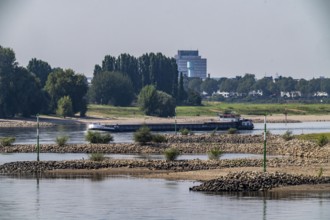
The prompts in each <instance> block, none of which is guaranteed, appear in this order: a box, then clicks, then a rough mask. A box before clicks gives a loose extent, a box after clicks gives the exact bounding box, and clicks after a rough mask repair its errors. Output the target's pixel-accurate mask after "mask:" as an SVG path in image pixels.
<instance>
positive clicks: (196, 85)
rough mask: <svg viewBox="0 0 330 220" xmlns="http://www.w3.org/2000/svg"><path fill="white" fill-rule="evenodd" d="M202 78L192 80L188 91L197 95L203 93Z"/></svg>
mask: <svg viewBox="0 0 330 220" xmlns="http://www.w3.org/2000/svg"><path fill="white" fill-rule="evenodd" d="M202 82H203V81H202V79H201V78H192V79H190V80H189V82H188V90H193V91H195V92H197V93H200V92H201V84H202Z"/></svg>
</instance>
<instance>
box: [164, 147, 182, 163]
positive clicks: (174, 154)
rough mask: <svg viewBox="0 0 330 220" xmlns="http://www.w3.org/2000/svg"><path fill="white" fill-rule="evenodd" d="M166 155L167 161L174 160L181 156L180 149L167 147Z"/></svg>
mask: <svg viewBox="0 0 330 220" xmlns="http://www.w3.org/2000/svg"><path fill="white" fill-rule="evenodd" d="M164 156H165V159H166V160H167V161H174V160H176V159H177V158H178V156H180V151H179V150H178V149H177V148H167V149H165V151H164Z"/></svg>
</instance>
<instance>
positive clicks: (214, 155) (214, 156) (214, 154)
mask: <svg viewBox="0 0 330 220" xmlns="http://www.w3.org/2000/svg"><path fill="white" fill-rule="evenodd" d="M207 155H208V157H209V160H219V158H220V157H221V155H222V151H221V150H220V149H218V148H212V149H211V150H209V151H208V152H207Z"/></svg>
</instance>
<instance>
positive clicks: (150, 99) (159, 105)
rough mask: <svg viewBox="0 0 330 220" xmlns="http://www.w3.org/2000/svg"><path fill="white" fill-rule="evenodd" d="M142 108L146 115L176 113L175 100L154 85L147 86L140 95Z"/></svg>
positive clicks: (165, 115)
mask: <svg viewBox="0 0 330 220" xmlns="http://www.w3.org/2000/svg"><path fill="white" fill-rule="evenodd" d="M138 104H139V107H140V109H141V110H142V111H143V112H144V113H145V114H146V115H154V116H159V117H168V116H174V115H175V101H174V99H173V98H172V97H171V96H170V95H168V94H166V93H165V92H161V91H157V90H156V89H155V87H154V86H151V85H149V86H145V87H144V88H143V89H142V90H141V92H140V94H139V97H138Z"/></svg>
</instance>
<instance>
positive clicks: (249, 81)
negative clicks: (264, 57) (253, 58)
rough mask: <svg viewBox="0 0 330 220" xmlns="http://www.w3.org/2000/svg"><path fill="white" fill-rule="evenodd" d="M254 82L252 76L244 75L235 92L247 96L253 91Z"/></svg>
mask: <svg viewBox="0 0 330 220" xmlns="http://www.w3.org/2000/svg"><path fill="white" fill-rule="evenodd" d="M255 82H256V80H255V76H254V74H248V73H247V74H245V75H244V77H243V78H240V80H239V82H238V86H237V92H238V93H244V94H248V93H249V92H250V91H252V90H253V89H254V84H255Z"/></svg>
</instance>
